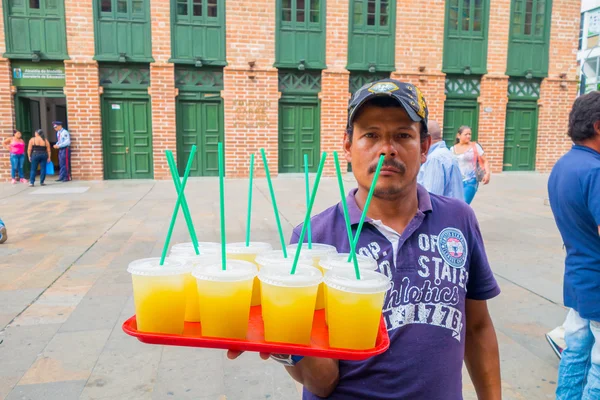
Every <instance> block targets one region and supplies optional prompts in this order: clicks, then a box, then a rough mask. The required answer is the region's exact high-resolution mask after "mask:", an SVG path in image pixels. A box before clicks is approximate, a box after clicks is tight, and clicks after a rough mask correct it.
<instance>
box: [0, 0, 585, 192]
mask: <svg viewBox="0 0 600 400" xmlns="http://www.w3.org/2000/svg"><path fill="white" fill-rule="evenodd" d="M1 6H2V15H3V18H2V19H0V24H2V26H1V27H0V35H4V37H1V38H0V54H1V57H0V124H1V126H3V127H4V130H3V132H4V133H3V135H9V134H10V130H11V129H12V128H13V127H16V128H17V129H19V130H21V131H22V132H23V134H24V136H25V137H26V138H28V137H30V136H31V134H32V132H33V131H34V130H35V129H38V128H41V129H43V130H45V131H47V132H50V135H49V139H50V141H51V142H52V141H53V140H55V136H54V135H53V132H52V129H51V121H52V120H55V119H58V120H63V121H64V122H65V125H66V127H67V128H68V129H69V131H70V132H71V137H72V166H73V177H74V178H76V179H93V180H98V179H131V178H135V179H139V178H142V179H152V178H154V179H168V178H169V177H170V174H169V172H168V164H167V162H166V159H165V156H164V151H165V150H167V149H170V150H173V151H175V152H176V154H177V160H178V164H179V166H180V168H181V169H183V167H184V165H185V161H186V160H187V157H188V155H189V152H190V149H191V146H192V145H196V146H198V153H197V156H196V159H195V162H194V166H193V168H192V172H191V173H192V175H194V176H211V175H216V174H217V143H218V142H219V141H223V142H224V145H225V152H226V173H227V176H229V177H242V176H247V174H248V166H249V158H250V154H251V153H257V152H258V149H259V148H265V150H266V153H267V156H268V158H269V160H270V167H271V169H272V173H273V174H276V173H294V172H300V171H303V156H304V154H308V156H309V157H308V158H309V165H310V168H311V169H312V170H313V171H314V170H315V169H316V166H317V163H318V160H319V153H320V152H321V151H328V152H331V151H334V150H340V149H341V144H342V137H343V132H344V128H345V124H346V110H347V104H348V100H349V98H350V95H351V93H353V92H354V91H355V90H357V89H358V88H359V87H360V86H362V85H363V84H365V83H368V82H371V81H373V80H376V79H379V78H382V77H392V78H396V79H401V80H405V81H409V82H412V83H414V84H416V85H417V86H418V87H419V88H420V89H421V90H422V92H423V93H424V95H425V97H426V99H427V101H428V104H429V108H430V118H431V119H435V120H437V121H438V122H439V123H440V124H441V125H443V129H444V138H445V139H446V140H447V141H448V142H452V141H453V139H454V137H455V134H456V131H457V129H458V127H459V126H461V125H470V126H471V127H472V128H473V133H474V138H475V139H476V140H477V141H478V142H479V143H480V144H481V145H482V146H483V147H484V149H485V150H486V153H487V154H488V158H489V160H490V162H491V165H492V168H493V170H494V171H495V172H500V171H503V170H504V171H514V170H517V171H532V170H537V171H548V170H550V169H551V167H552V165H553V164H554V162H555V161H556V160H557V159H558V158H559V156H560V155H562V154H563V153H564V152H566V151H567V150H568V148H569V146H570V143H569V141H568V139H567V137H566V127H567V117H568V112H569V110H570V106H571V104H572V102H573V100H574V99H575V97H576V95H577V85H578V79H577V72H578V66H577V59H576V53H577V38H578V33H579V28H580V26H579V25H580V3H579V2H578V1H576V0H445V1H440V0H428V1H425V2H422V1H420V2H417V1H415V0H406V1H395V0H235V1H233V0H229V1H226V0H170V1H167V0H90V1H80V0H2V2H1ZM2 151H3V153H0V154H1V157H0V179H2V180H4V179H8V177H9V158H8V154H5V150H4V149H3V150H2ZM53 157H55V155H53ZM333 172H334V168H333V166H332V165H331V164H329V165H328V166H327V170H326V173H327V174H333Z"/></svg>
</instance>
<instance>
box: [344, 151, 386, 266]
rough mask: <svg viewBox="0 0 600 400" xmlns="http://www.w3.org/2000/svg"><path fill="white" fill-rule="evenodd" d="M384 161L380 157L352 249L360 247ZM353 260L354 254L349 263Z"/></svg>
mask: <svg viewBox="0 0 600 400" xmlns="http://www.w3.org/2000/svg"><path fill="white" fill-rule="evenodd" d="M383 160H385V156H384V155H383V154H382V155H381V157H379V163H378V164H377V170H375V175H374V176H373V182H371V189H370V190H369V194H368V195H367V201H366V202H365V208H364V209H363V212H362V215H361V216H360V222H359V223H358V228H357V229H356V235H355V236H354V243H352V248H353V249H355V248H356V246H357V245H358V238H359V237H360V232H361V231H362V227H363V224H364V223H365V218H367V210H369V205H370V204H371V199H372V198H373V192H375V186H377V180H378V179H379V173H380V172H381V167H382V166H383ZM351 258H352V254H350V256H349V257H348V262H350V259H351Z"/></svg>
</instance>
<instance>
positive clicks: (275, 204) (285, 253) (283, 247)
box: [260, 149, 288, 258]
mask: <svg viewBox="0 0 600 400" xmlns="http://www.w3.org/2000/svg"><path fill="white" fill-rule="evenodd" d="M260 154H261V156H262V160H263V167H265V174H266V175H267V183H268V184H269V192H271V202H272V203H273V212H274V213H275V221H276V222H277V229H278V230H279V241H280V242H281V250H282V251H283V257H284V258H287V256H288V255H287V250H286V248H285V238H284V237H283V229H281V221H280V220H279V210H278V209H277V201H276V200H275V192H274V191H273V182H271V173H270V172H269V164H268V163H267V156H266V155H265V149H260Z"/></svg>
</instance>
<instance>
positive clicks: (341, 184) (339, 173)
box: [333, 151, 360, 279]
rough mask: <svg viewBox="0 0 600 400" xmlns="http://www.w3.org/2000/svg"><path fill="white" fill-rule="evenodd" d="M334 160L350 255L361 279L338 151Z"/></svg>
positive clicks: (358, 277)
mask: <svg viewBox="0 0 600 400" xmlns="http://www.w3.org/2000/svg"><path fill="white" fill-rule="evenodd" d="M333 161H334V162H335V171H336V173H337V180H338V186H339V188H340V198H341V199H342V207H343V209H344V219H345V220H346V231H347V232H348V242H349V243H350V256H351V257H352V261H353V263H354V273H355V274H356V279H360V270H359V268H358V259H357V258H356V252H355V251H354V247H353V246H352V244H353V243H354V240H353V239H352V225H351V224H350V214H349V213H348V202H347V201H346V193H345V191H344V182H343V181H342V170H341V168H340V160H339V159H338V153H337V151H334V152H333Z"/></svg>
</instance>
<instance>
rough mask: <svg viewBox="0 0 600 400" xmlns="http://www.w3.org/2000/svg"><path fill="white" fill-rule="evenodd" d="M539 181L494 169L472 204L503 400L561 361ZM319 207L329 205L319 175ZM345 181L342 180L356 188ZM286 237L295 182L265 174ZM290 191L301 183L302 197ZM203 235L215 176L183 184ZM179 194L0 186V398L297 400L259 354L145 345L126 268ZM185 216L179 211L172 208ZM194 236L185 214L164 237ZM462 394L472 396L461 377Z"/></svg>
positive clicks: (556, 293) (269, 234) (233, 186)
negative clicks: (549, 339)
mask: <svg viewBox="0 0 600 400" xmlns="http://www.w3.org/2000/svg"><path fill="white" fill-rule="evenodd" d="M546 181H547V176H546V175H541V174H502V175H495V176H493V179H492V183H491V184H490V185H489V186H487V187H484V188H482V189H481V190H480V192H479V193H478V194H477V197H476V199H475V201H474V203H473V207H474V208H475V210H476V213H477V215H478V218H479V220H480V223H481V228H482V232H483V236H484V239H485V242H486V246H487V251H488V256H489V258H490V261H491V263H492V266H493V269H494V272H495V273H496V276H497V278H498V281H499V283H500V285H501V287H502V290H503V293H502V295H501V296H500V297H498V298H497V299H494V300H493V301H491V302H490V310H491V313H492V317H493V318H494V322H495V324H496V328H497V332H498V338H499V341H500V346H501V359H502V360H501V361H502V378H503V388H504V398H505V399H527V400H535V399H552V398H554V395H553V393H554V390H555V387H556V382H555V381H556V373H557V365H558V360H557V359H556V357H555V356H554V354H553V353H552V352H551V350H550V348H549V346H548V345H547V344H546V342H545V339H544V336H543V335H544V333H545V332H547V331H549V330H550V329H552V328H554V327H555V326H557V325H559V324H560V323H562V320H563V318H564V316H565V314H566V312H565V309H564V307H562V306H561V297H562V271H563V266H562V264H563V257H564V253H563V250H562V243H561V240H560V237H559V235H558V231H557V229H556V227H555V225H554V221H553V219H552V215H551V212H550V208H549V207H548V206H547V205H546V204H547V202H545V199H546V197H547V196H546ZM247 184H248V183H247V181H246V180H233V179H232V180H227V181H226V195H227V199H226V207H227V208H226V210H227V215H226V221H227V235H228V237H227V239H228V241H241V240H243V239H244V232H245V223H246V215H245V213H246V191H247ZM321 185H322V186H321V188H320V190H319V195H318V198H317V201H316V203H315V210H316V211H320V210H323V209H325V208H326V207H328V206H329V205H331V204H333V203H334V202H337V201H338V198H339V192H338V188H337V184H336V181H335V180H334V179H324V180H323V181H322V183H321ZM352 185H353V182H352V180H351V177H347V178H346V187H347V189H349V188H350V187H352ZM274 186H275V192H276V195H277V198H278V203H279V208H280V213H281V217H282V224H283V228H284V231H285V234H286V237H289V235H290V233H291V230H292V228H293V226H294V225H296V224H297V223H298V222H300V221H301V219H302V217H303V213H304V207H305V204H304V200H303V199H304V193H303V191H302V188H303V187H304V186H303V182H302V179H301V178H299V177H297V176H281V177H279V178H277V179H275V180H274ZM298 190H300V191H301V192H300V193H298ZM186 195H187V198H188V201H189V203H190V208H191V211H192V214H193V219H194V224H195V226H196V230H197V232H198V236H199V238H200V239H201V240H206V241H218V240H219V221H218V216H219V213H218V180H217V179H213V178H195V179H190V181H189V184H188V189H187V191H186ZM174 201H175V192H174V189H173V187H172V183H170V182H154V181H103V182H71V183H68V184H52V183H50V184H48V185H47V186H46V187H44V188H38V187H36V188H28V187H26V186H25V185H16V186H12V185H10V184H0V218H2V219H3V220H4V222H5V223H6V225H7V228H8V233H9V240H8V242H6V243H5V244H3V245H0V330H1V331H2V333H0V339H2V338H3V339H4V342H3V343H2V344H0V399H9V400H14V399H35V400H38V399H44V400H53V399H86V400H92V399H207V400H209V399H218V400H224V399H230V400H238V399H248V400H254V399H298V398H300V395H299V388H298V387H297V385H296V384H295V383H294V382H293V381H292V380H291V378H289V377H288V375H287V374H286V373H285V371H284V370H283V368H282V367H281V366H280V365H278V364H276V363H274V362H271V361H262V360H260V359H259V357H258V356H257V355H256V354H244V355H243V356H242V357H240V359H238V360H236V361H230V360H227V359H226V357H225V353H224V352H223V351H219V350H205V349H192V348H179V347H161V346H150V345H146V344H142V343H140V342H138V341H137V340H135V339H133V338H131V337H129V336H127V335H125V334H124V333H123V331H122V330H121V324H122V322H123V321H124V320H125V319H127V318H128V317H130V316H131V315H133V313H134V307H133V299H132V296H131V282H130V276H129V274H128V273H127V271H126V268H127V264H128V263H129V262H130V261H131V260H133V259H136V258H141V257H147V256H158V255H159V254H160V251H161V249H162V246H163V243H164V239H165V234H166V230H167V228H168V223H169V218H170V215H171V212H172V209H173V205H174ZM180 217H181V216H180ZM252 228H253V230H252V231H253V237H252V239H253V240H257V241H268V242H270V243H272V244H273V245H274V246H277V247H279V243H278V236H277V233H276V227H275V222H274V216H273V211H272V208H271V205H270V200H269V194H268V188H267V184H266V181H264V180H262V179H258V180H256V181H255V190H254V211H253V215H252ZM182 241H189V239H188V237H187V231H186V227H185V223H184V221H183V218H180V219H178V223H177V226H176V229H175V232H174V235H173V243H176V242H182ZM464 393H465V399H475V398H476V396H475V394H474V389H473V387H472V385H471V384H470V382H469V379H468V375H466V374H465V378H464Z"/></svg>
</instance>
